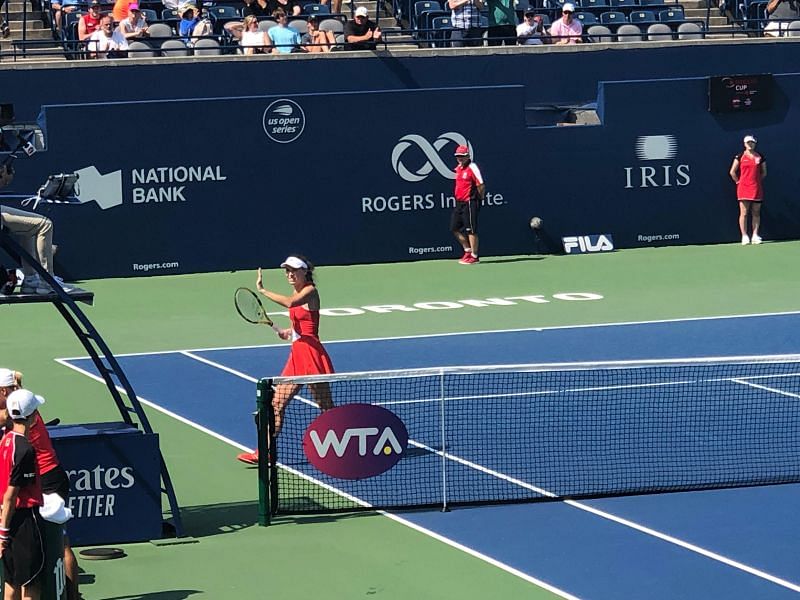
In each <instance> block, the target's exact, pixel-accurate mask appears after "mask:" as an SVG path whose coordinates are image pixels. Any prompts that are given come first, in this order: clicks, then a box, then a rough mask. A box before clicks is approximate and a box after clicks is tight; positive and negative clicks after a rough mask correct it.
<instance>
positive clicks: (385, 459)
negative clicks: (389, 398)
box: [303, 404, 408, 479]
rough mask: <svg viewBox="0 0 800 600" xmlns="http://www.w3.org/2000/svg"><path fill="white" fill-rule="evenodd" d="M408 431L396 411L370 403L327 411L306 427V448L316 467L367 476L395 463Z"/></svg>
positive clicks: (343, 474)
mask: <svg viewBox="0 0 800 600" xmlns="http://www.w3.org/2000/svg"><path fill="white" fill-rule="evenodd" d="M407 446H408V431H407V430H406V426H405V425H404V424H403V422H402V421H401V420H400V419H399V418H398V417H397V415H395V414H394V413H393V412H391V411H389V410H386V409H385V408H382V407H380V406H373V405H371V404H348V405H345V406H339V407H336V408H332V409H330V410H327V411H325V412H324V413H322V414H321V415H320V416H318V417H317V418H316V419H314V421H313V422H312V423H311V425H309V426H308V429H306V432H305V434H304V435H303V451H304V452H305V454H306V458H308V460H309V462H310V463H311V464H312V465H314V466H315V467H316V468H317V469H319V470H320V471H322V472H323V473H325V474H326V475H330V476H331V477H337V478H339V479H366V478H368V477H375V476H376V475H380V474H381V473H384V472H386V471H388V470H389V469H391V468H392V467H394V466H395V465H396V464H397V463H398V462H399V461H400V459H401V458H402V457H403V454H404V453H405V450H406V447H407Z"/></svg>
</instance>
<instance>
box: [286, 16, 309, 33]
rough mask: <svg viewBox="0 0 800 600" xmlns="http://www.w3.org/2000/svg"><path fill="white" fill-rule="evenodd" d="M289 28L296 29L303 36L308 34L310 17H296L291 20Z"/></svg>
mask: <svg viewBox="0 0 800 600" xmlns="http://www.w3.org/2000/svg"><path fill="white" fill-rule="evenodd" d="M289 27H291V28H292V29H294V30H295V31H296V32H298V33H299V34H300V35H301V36H302V35H304V34H306V33H308V17H294V18H292V19H289Z"/></svg>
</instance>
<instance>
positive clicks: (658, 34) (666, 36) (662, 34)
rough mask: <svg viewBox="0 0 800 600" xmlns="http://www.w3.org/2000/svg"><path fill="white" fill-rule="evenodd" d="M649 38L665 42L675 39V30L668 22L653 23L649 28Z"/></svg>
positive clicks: (653, 40)
mask: <svg viewBox="0 0 800 600" xmlns="http://www.w3.org/2000/svg"><path fill="white" fill-rule="evenodd" d="M646 35H647V40H648V41H650V42H663V41H667V40H671V39H673V31H672V29H671V28H670V26H669V25H667V24H666V23H653V24H651V25H650V26H648V28H647V34H646Z"/></svg>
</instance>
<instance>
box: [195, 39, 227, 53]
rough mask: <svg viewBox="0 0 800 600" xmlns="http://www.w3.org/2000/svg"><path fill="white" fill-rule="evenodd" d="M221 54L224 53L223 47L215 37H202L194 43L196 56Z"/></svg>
mask: <svg viewBox="0 0 800 600" xmlns="http://www.w3.org/2000/svg"><path fill="white" fill-rule="evenodd" d="M220 54H222V48H220V45H219V42H218V41H217V40H215V39H214V38H200V39H199V40H197V41H196V42H195V43H194V55H195V56H218V55H220Z"/></svg>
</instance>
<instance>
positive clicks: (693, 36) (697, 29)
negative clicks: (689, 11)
mask: <svg viewBox="0 0 800 600" xmlns="http://www.w3.org/2000/svg"><path fill="white" fill-rule="evenodd" d="M705 36H706V34H705V31H703V26H702V25H701V24H699V23H693V22H692V21H687V22H686V23H681V24H680V25H678V39H679V40H702V39H703V38H705Z"/></svg>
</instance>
